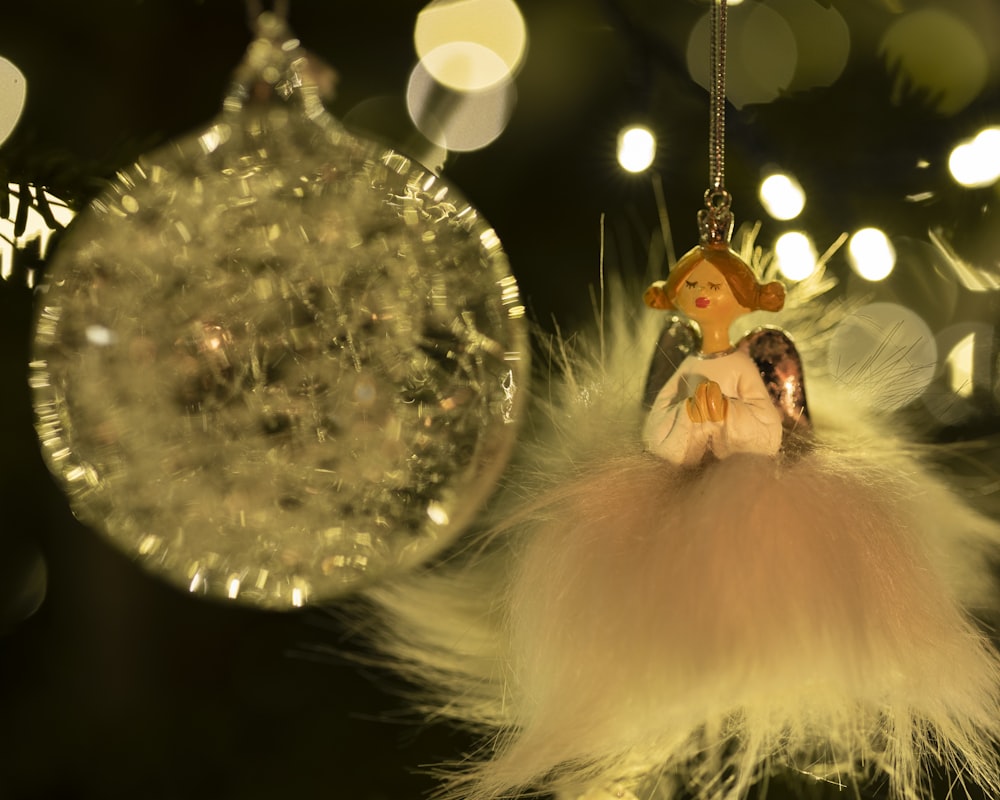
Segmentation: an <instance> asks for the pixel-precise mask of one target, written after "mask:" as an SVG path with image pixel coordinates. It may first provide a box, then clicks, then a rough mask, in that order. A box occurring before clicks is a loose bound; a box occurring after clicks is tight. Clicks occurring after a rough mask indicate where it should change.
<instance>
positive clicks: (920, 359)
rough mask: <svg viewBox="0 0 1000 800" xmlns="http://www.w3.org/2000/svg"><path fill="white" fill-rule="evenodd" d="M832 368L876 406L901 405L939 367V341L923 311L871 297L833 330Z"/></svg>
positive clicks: (917, 394) (845, 383)
mask: <svg viewBox="0 0 1000 800" xmlns="http://www.w3.org/2000/svg"><path fill="white" fill-rule="evenodd" d="M828 359H829V360H828V367H829V370H830V374H831V375H832V376H833V378H834V379H835V380H836V381H837V382H838V383H839V384H841V385H842V386H844V387H845V388H846V389H847V390H848V391H849V393H850V394H851V395H852V396H853V397H854V398H855V399H857V400H859V401H862V402H866V403H867V404H869V405H870V406H871V407H873V408H877V409H881V410H892V409H897V408H902V407H903V406H905V405H907V404H908V403H911V402H913V401H914V400H916V399H917V398H918V397H920V396H921V395H922V394H923V393H924V392H925V391H926V389H927V387H928V386H929V385H930V383H931V381H932V380H933V378H934V373H935V371H936V369H937V344H936V342H935V340H934V335H933V334H932V333H931V330H930V328H929V327H928V326H927V323H926V322H924V321H923V319H921V318H920V316H919V315H918V314H916V313H915V312H914V311H911V310H910V309H908V308H906V307H905V306H901V305H897V304H895V303H870V304H868V305H866V306H863V307H861V308H859V309H858V310H857V311H855V312H854V313H853V314H850V315H849V316H848V317H846V318H845V319H844V320H843V321H842V322H841V323H840V324H839V325H838V326H837V328H836V330H834V332H833V336H832V337H831V340H830V350H829V356H828Z"/></svg>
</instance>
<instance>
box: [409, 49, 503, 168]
mask: <svg viewBox="0 0 1000 800" xmlns="http://www.w3.org/2000/svg"><path fill="white" fill-rule="evenodd" d="M516 103H517V93H516V90H515V87H514V83H513V81H502V82H500V83H498V84H496V85H495V86H493V87H491V88H489V89H484V90H482V91H478V92H458V91H453V90H451V89H448V88H447V87H443V86H440V85H439V84H438V83H437V82H436V80H435V78H434V77H433V76H432V75H431V74H430V71H429V70H428V69H427V66H426V63H425V61H420V62H419V63H418V64H417V65H416V67H415V68H414V69H413V72H412V73H411V74H410V81H409V84H408V85H407V88H406V109H407V111H408V112H409V114H410V119H412V120H413V124H414V125H415V126H416V128H417V130H419V131H420V133H421V134H422V135H423V136H424V138H426V139H427V141H428V142H431V143H432V144H434V145H436V146H437V147H440V148H442V149H444V150H450V151H453V152H463V153H467V152H471V151H473V150H479V149H481V148H483V147H486V146H487V145H489V144H491V143H492V142H493V141H495V140H496V139H497V137H499V136H500V134H501V133H503V131H504V128H505V127H506V126H507V123H508V122H509V121H510V116H511V114H512V113H513V112H514V106H515V105H516Z"/></svg>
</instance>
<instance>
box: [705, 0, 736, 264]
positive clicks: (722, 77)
mask: <svg viewBox="0 0 1000 800" xmlns="http://www.w3.org/2000/svg"><path fill="white" fill-rule="evenodd" d="M727 8H728V6H727V0H712V11H711V23H712V24H711V42H710V45H709V57H710V63H709V71H710V73H711V74H710V76H709V90H708V91H709V122H708V173H709V174H708V180H709V188H708V189H707V190H706V191H705V208H704V209H703V210H702V211H700V212H698V225H699V228H700V229H701V240H702V242H703V243H706V244H728V242H729V237H730V234H731V233H732V227H733V215H732V212H731V211H730V204H731V202H732V197H731V196H730V194H729V192H727V191H726V16H727V15H726V11H727Z"/></svg>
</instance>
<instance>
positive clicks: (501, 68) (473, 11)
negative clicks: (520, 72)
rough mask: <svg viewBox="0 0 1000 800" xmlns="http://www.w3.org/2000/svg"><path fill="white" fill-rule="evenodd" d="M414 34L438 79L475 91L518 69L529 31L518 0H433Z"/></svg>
mask: <svg viewBox="0 0 1000 800" xmlns="http://www.w3.org/2000/svg"><path fill="white" fill-rule="evenodd" d="M413 39H414V44H415V46H416V50H417V55H418V56H419V57H420V59H421V61H422V62H423V64H424V67H425V68H426V69H427V71H428V72H429V73H430V74H431V75H432V76H433V77H434V79H435V80H436V81H437V82H438V83H440V84H442V85H444V86H448V87H450V88H451V89H454V90H456V91H461V92H474V91H480V90H483V89H488V88H489V87H491V86H495V85H496V84H498V83H500V82H501V81H504V80H508V79H510V77H511V76H512V75H513V74H514V73H516V72H517V69H518V67H519V66H520V64H521V62H522V60H523V59H524V53H525V50H526V48H527V40H528V36H527V31H526V29H525V25H524V17H522V16H521V11H520V9H519V8H518V7H517V3H515V2H514V0H433V2H431V3H428V4H427V5H426V6H425V7H424V9H423V10H422V11H421V12H420V13H419V14H418V15H417V23H416V28H415V29H414V33H413Z"/></svg>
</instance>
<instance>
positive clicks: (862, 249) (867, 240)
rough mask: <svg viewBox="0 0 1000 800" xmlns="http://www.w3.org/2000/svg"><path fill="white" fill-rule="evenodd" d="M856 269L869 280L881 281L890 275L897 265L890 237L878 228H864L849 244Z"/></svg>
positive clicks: (852, 237) (851, 258) (848, 248)
mask: <svg viewBox="0 0 1000 800" xmlns="http://www.w3.org/2000/svg"><path fill="white" fill-rule="evenodd" d="M847 251H848V255H849V257H850V261H851V266H852V267H854V271H855V272H857V273H858V275H860V276H861V277H862V278H864V279H865V280H869V281H880V280H883V279H884V278H887V277H888V276H889V273H891V272H892V268H893V267H894V266H896V251H895V250H894V249H893V246H892V243H891V242H890V241H889V237H888V236H886V235H885V234H884V233H883V232H882V231H880V230H879V229H878V228H862V229H861V230H859V231H857V232H856V233H855V234H854V235H853V236H851V240H850V242H849V243H848V245H847Z"/></svg>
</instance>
